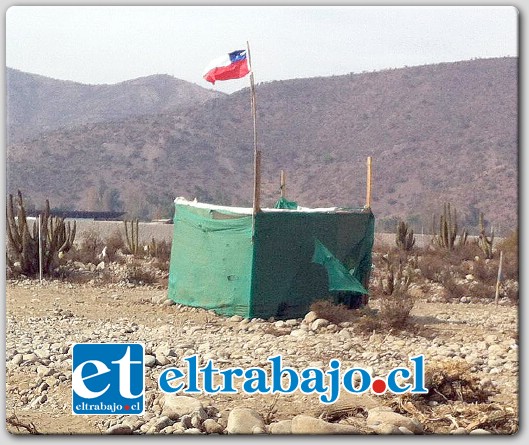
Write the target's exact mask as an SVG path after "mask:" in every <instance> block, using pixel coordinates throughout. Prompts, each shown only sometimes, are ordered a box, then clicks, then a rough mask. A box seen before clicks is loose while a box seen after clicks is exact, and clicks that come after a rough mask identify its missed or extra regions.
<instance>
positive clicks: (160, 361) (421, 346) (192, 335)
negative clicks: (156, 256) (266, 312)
mask: <svg viewBox="0 0 529 445" xmlns="http://www.w3.org/2000/svg"><path fill="white" fill-rule="evenodd" d="M158 293H160V292H159V291H158ZM106 298H112V296H111V295H108V296H107V297H106ZM153 300H154V298H153ZM156 300H157V303H156V304H157V305H152V306H150V307H151V309H145V310H153V311H155V310H162V308H163V310H164V311H172V312H173V313H174V315H175V317H185V316H186V313H188V314H189V313H196V312H197V311H201V309H194V308H186V307H183V306H180V305H178V304H177V305H173V306H171V307H165V306H164V302H165V299H163V298H160V297H159V296H158V297H157V298H156ZM463 306H464V308H467V309H468V308H470V311H471V312H470V313H471V314H472V316H469V312H468V310H467V311H464V312H462V311H461V307H463ZM439 307H441V308H442V310H441V311H439V313H437V314H436V319H435V321H434V324H441V325H443V324H446V325H450V326H456V327H457V326H464V327H465V328H466V329H465V330H464V331H463V330H462V331H461V332H460V333H458V331H457V330H454V331H453V332H454V333H453V334H451V335H450V336H445V335H441V334H439V335H436V336H434V337H431V336H427V335H425V336H421V335H411V334H406V333H404V334H402V333H401V334H399V333H397V332H392V331H389V332H370V333H361V332H358V331H357V329H356V327H355V326H354V324H352V323H342V324H340V325H336V324H333V323H330V322H329V321H328V320H325V319H322V318H317V317H316V316H315V314H313V313H309V314H307V316H306V317H305V319H296V320H281V321H275V320H273V319H271V320H269V321H267V320H261V319H252V320H246V319H243V318H242V317H239V316H233V317H230V318H227V319H223V318H221V317H216V316H214V315H212V316H211V318H212V319H213V318H215V320H216V321H215V323H211V324H209V325H207V324H196V323H194V322H193V320H192V319H190V322H189V323H182V324H179V325H174V326H171V328H170V335H169V334H168V330H167V329H162V328H160V329H157V328H153V327H150V326H148V325H144V324H141V322H138V320H135V321H131V320H129V319H126V318H119V317H116V318H114V319H112V320H89V319H87V318H84V317H83V316H82V314H80V315H77V316H74V315H73V314H72V313H71V312H68V311H66V310H57V309H56V310H54V311H50V312H49V315H47V316H43V317H38V316H29V317H15V316H13V315H10V314H8V316H7V320H6V321H7V324H6V368H7V388H6V389H7V400H8V407H9V408H10V409H12V410H16V411H21V410H22V411H32V410H41V409H42V407H43V406H45V407H46V408H47V409H48V410H49V411H50V412H53V413H55V414H56V415H61V414H64V413H69V412H70V409H71V408H70V407H69V406H68V404H67V403H66V404H65V403H64V402H62V403H61V402H59V401H58V399H57V398H55V397H51V396H50V394H51V392H52V391H53V393H54V394H55V393H57V392H58V391H62V392H63V393H65V394H71V366H72V360H71V346H72V344H73V343H74V342H110V341H116V342H143V343H144V344H145V350H146V353H147V355H146V357H145V362H146V382H147V387H146V397H145V399H146V410H145V414H144V415H143V416H106V417H105V418H104V420H94V421H95V422H97V425H98V427H99V428H100V429H101V431H102V432H103V433H107V434H182V433H185V434H227V433H241V432H242V433H263V432H267V433H273V432H274V431H277V432H279V431H282V432H285V431H288V429H289V428H291V424H290V423H288V424H281V425H280V426H279V425H277V426H274V427H273V428H271V426H270V425H269V424H270V423H274V422H271V421H270V420H269V421H267V422H268V423H267V424H266V425H265V421H264V420H263V419H264V416H265V414H266V413H265V412H264V409H263V412H257V411H255V410H250V409H248V408H245V405H244V398H242V399H240V400H238V401H234V402H233V405H232V406H231V409H230V412H229V413H225V412H224V413H223V412H220V410H219V409H218V408H217V407H216V406H215V401H214V400H212V399H207V400H201V402H198V401H197V404H196V405H193V403H192V401H190V400H184V398H182V399H181V400H180V401H179V400H177V399H175V398H174V397H173V396H166V395H164V394H163V393H162V392H161V391H160V390H159V389H158V388H157V383H156V382H157V377H158V376H159V374H160V372H161V371H162V370H163V369H165V368H166V367H168V366H184V365H185V364H186V363H185V362H184V361H183V358H185V357H187V356H190V355H193V354H198V357H199V362H200V365H204V364H205V363H206V362H207V360H209V359H212V360H214V361H215V364H216V365H217V367H236V366H239V367H243V368H246V367H250V366H262V367H263V368H264V369H265V370H270V367H271V364H270V362H269V361H267V358H268V357H269V356H270V355H276V354H281V355H282V357H283V366H290V367H293V368H295V369H298V370H301V369H303V368H306V367H309V366H317V367H326V366H328V363H329V360H330V359H331V358H339V359H340V360H341V361H342V367H344V368H345V367H359V366H362V367H364V368H369V369H370V370H371V371H372V373H373V375H375V376H376V375H382V376H383V375H386V374H387V373H388V372H389V371H390V370H391V369H392V368H394V367H398V366H407V365H409V364H410V362H409V361H408V360H409V357H411V356H415V355H417V354H418V353H423V354H424V355H425V362H426V363H428V362H430V361H432V362H433V361H442V360H446V359H454V360H463V361H466V362H467V363H469V365H470V366H471V367H472V370H473V372H474V373H475V375H477V376H479V377H480V378H481V384H482V385H483V386H484V387H485V386H488V387H490V388H493V389H495V390H496V391H503V392H504V393H505V394H506V395H507V396H509V397H515V396H516V394H517V383H516V382H517V378H518V343H517V340H516V338H513V337H512V335H511V333H512V332H513V331H517V310H516V308H514V307H511V308H505V307H502V308H501V309H502V310H501V311H500V310H497V309H496V307H495V306H493V305H489V306H488V307H485V309H487V310H483V308H484V305H479V304H473V303H469V302H464V303H459V304H457V303H456V304H444V305H439ZM474 328H475V334H472V332H473V329H474ZM487 331H488V332H490V334H485V335H484V334H483V332H487ZM21 374H24V375H28V376H32V378H28V379H20V378H17V376H20V375H21ZM169 398H172V399H173V401H172V402H171V403H173V405H172V406H171V407H170V406H169V402H168V399H169ZM185 399H190V398H189V397H185ZM190 402H191V403H190ZM182 404H184V405H185V407H183V405H182ZM179 409H180V411H179ZM390 411H391V410H390ZM366 413H367V416H366V417H367V419H364V422H365V423H366V425H367V426H368V427H370V428H371V429H372V432H373V433H377V434H387V433H388V432H390V433H391V432H394V433H395V434H397V430H399V431H400V434H411V433H415V434H419V433H422V432H423V431H424V428H423V426H422V425H421V423H420V419H418V418H414V417H413V416H412V415H409V414H406V415H403V414H402V413H396V412H387V411H384V410H382V411H380V410H379V411H375V410H369V411H367V412H366ZM299 414H304V413H299ZM293 418H295V416H292V417H291V418H290V419H276V420H282V421H284V420H292V419H293ZM226 419H227V421H226ZM322 422H323V420H322V421H318V422H316V421H314V422H313V421H311V420H310V419H306V418H300V417H298V418H297V419H295V423H294V424H292V425H293V426H292V429H293V430H295V431H296V432H297V431H298V430H299V428H300V426H299V425H304V424H307V425H309V424H310V425H311V426H310V428H312V430H317V429H318V428H321V429H322V431H333V427H332V426H328V425H324V423H325V422H324V423H322ZM276 423H277V422H276ZM285 425H286V426H285ZM370 425H371V426H370ZM294 427H295V428H294ZM334 429H335V430H337V431H338V430H340V431H342V430H343V431H347V430H352V427H351V428H345V427H344V428H342V427H340V428H338V427H335V428H334ZM312 430H311V431H312ZM487 432H488V431H486V430H482V429H476V430H475V431H466V432H462V430H461V428H460V427H458V428H455V427H454V428H453V431H452V433H453V434H468V433H472V434H485V433H487Z"/></svg>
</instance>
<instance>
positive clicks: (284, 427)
mask: <svg viewBox="0 0 529 445" xmlns="http://www.w3.org/2000/svg"><path fill="white" fill-rule="evenodd" d="M268 430H269V432H270V434H292V420H280V421H279V422H274V423H272V424H270V427H269V428H268Z"/></svg>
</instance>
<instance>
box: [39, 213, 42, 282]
mask: <svg viewBox="0 0 529 445" xmlns="http://www.w3.org/2000/svg"><path fill="white" fill-rule="evenodd" d="M41 225H42V215H39V281H40V284H42V232H41Z"/></svg>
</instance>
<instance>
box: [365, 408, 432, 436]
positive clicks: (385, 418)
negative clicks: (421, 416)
mask: <svg viewBox="0 0 529 445" xmlns="http://www.w3.org/2000/svg"><path fill="white" fill-rule="evenodd" d="M381 423H389V424H390V425H395V426H396V427H397V428H398V427H401V426H403V427H405V428H407V429H408V430H410V431H411V432H412V433H413V434H422V433H424V428H423V427H422V425H421V424H420V423H419V422H418V421H417V420H415V419H411V418H409V417H406V416H403V415H402V414H398V413H395V412H393V411H391V410H388V408H386V407H377V408H373V409H370V410H369V411H368V415H367V425H368V426H371V425H377V424H381Z"/></svg>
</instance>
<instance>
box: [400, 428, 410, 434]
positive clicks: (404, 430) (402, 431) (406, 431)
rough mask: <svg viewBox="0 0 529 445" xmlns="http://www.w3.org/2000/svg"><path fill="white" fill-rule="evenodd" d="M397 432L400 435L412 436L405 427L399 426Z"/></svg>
mask: <svg viewBox="0 0 529 445" xmlns="http://www.w3.org/2000/svg"><path fill="white" fill-rule="evenodd" d="M398 430H399V431H400V432H401V433H402V434H413V431H410V430H409V429H408V428H406V427H405V426H399V428H398Z"/></svg>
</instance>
